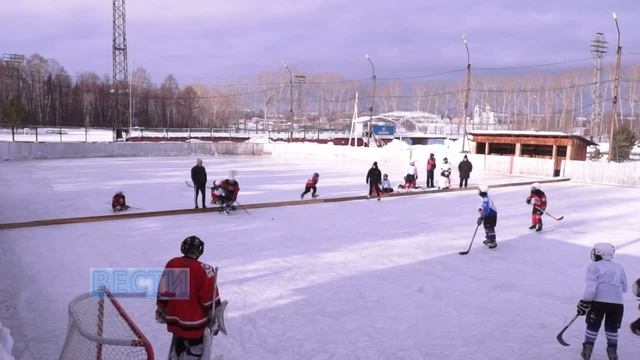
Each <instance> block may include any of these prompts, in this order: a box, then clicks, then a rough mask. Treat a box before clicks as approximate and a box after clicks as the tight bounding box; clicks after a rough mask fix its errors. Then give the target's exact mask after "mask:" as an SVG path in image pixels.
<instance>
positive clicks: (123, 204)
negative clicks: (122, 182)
mask: <svg viewBox="0 0 640 360" xmlns="http://www.w3.org/2000/svg"><path fill="white" fill-rule="evenodd" d="M128 208H129V205H127V199H126V198H125V196H124V193H123V192H122V191H118V192H117V193H116V194H115V195H113V197H112V198H111V210H113V212H120V211H124V210H127V209H128Z"/></svg>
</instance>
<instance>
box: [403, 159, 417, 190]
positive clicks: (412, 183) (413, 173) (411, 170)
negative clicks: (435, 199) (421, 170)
mask: <svg viewBox="0 0 640 360" xmlns="http://www.w3.org/2000/svg"><path fill="white" fill-rule="evenodd" d="M417 180H418V168H417V167H416V162H415V161H413V160H411V161H410V162H409V167H408V168H407V175H405V177H404V188H405V189H415V188H416V181H417Z"/></svg>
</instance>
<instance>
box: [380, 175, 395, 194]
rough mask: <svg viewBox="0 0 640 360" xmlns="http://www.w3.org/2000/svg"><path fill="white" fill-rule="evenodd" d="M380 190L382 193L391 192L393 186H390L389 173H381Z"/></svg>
mask: <svg viewBox="0 0 640 360" xmlns="http://www.w3.org/2000/svg"><path fill="white" fill-rule="evenodd" d="M382 192H383V193H392V192H393V186H391V181H389V175H387V174H384V175H382Z"/></svg>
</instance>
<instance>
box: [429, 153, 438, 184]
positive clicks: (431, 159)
mask: <svg viewBox="0 0 640 360" xmlns="http://www.w3.org/2000/svg"><path fill="white" fill-rule="evenodd" d="M435 170H436V158H435V155H433V153H432V154H429V159H428V160H427V188H433V187H435V185H434V184H433V173H434V171H435Z"/></svg>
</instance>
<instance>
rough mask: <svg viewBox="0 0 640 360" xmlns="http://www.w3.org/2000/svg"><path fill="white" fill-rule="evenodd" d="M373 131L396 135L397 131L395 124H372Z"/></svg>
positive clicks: (377, 133) (376, 133)
mask: <svg viewBox="0 0 640 360" xmlns="http://www.w3.org/2000/svg"><path fill="white" fill-rule="evenodd" d="M371 132H373V133H374V134H375V135H394V134H395V133H396V126H395V125H371Z"/></svg>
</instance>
